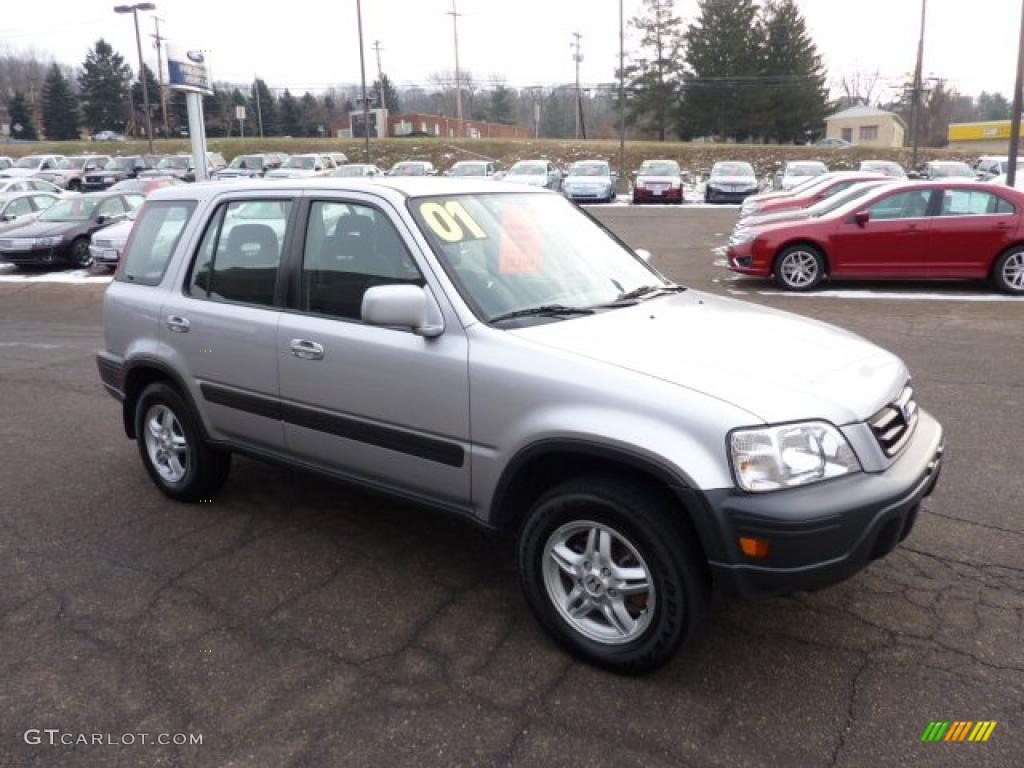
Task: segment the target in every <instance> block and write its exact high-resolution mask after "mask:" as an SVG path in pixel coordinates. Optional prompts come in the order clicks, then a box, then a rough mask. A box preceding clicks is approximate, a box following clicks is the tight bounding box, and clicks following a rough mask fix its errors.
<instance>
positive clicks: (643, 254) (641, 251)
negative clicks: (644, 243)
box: [633, 248, 651, 261]
mask: <svg viewBox="0 0 1024 768" xmlns="http://www.w3.org/2000/svg"><path fill="white" fill-rule="evenodd" d="M633 253H635V254H636V255H637V256H639V257H640V258H641V259H643V260H644V261H650V260H651V252H650V251H648V250H647V249H646V248H637V249H636V250H635V251H633Z"/></svg>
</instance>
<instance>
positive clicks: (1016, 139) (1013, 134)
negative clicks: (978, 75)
mask: <svg viewBox="0 0 1024 768" xmlns="http://www.w3.org/2000/svg"><path fill="white" fill-rule="evenodd" d="M1017 45H1018V48H1017V79H1016V80H1015V81H1014V86H1013V114H1011V115H1010V152H1009V155H1010V156H1009V157H1008V158H1006V159H1007V160H1009V161H1010V167H1009V168H1007V169H1006V183H1007V184H1008V185H1009V186H1011V187H1012V186H1014V185H1015V184H1016V183H1017V158H1018V157H1019V154H1020V112H1021V110H1022V109H1024V2H1022V3H1021V9H1020V42H1019V43H1018V44H1017Z"/></svg>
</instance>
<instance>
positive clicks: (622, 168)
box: [619, 0, 627, 191]
mask: <svg viewBox="0 0 1024 768" xmlns="http://www.w3.org/2000/svg"><path fill="white" fill-rule="evenodd" d="M625 179H626V25H625V17H624V15H623V11H622V0H619V180H620V183H622V184H623V186H622V189H623V190H624V191H626V190H627V187H626V186H624V184H625Z"/></svg>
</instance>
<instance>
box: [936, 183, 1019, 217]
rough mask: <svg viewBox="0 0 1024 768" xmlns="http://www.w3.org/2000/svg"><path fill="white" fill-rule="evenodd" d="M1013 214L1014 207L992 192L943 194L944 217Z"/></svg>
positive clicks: (972, 191) (962, 190)
mask: <svg viewBox="0 0 1024 768" xmlns="http://www.w3.org/2000/svg"><path fill="white" fill-rule="evenodd" d="M999 213H1013V206H1012V205H1011V204H1010V203H1009V202H1007V201H1006V200H1004V199H1003V198H1001V197H999V196H998V195H994V194H992V193H991V192H981V191H977V190H969V189H947V190H945V191H944V192H943V193H942V213H941V215H942V216H985V215H989V216H991V215H993V214H999Z"/></svg>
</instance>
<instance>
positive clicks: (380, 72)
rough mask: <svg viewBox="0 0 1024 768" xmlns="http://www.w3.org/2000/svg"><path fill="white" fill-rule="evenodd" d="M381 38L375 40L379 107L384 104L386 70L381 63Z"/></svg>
mask: <svg viewBox="0 0 1024 768" xmlns="http://www.w3.org/2000/svg"><path fill="white" fill-rule="evenodd" d="M380 49H381V46H380V40H374V41H373V50H374V52H375V53H376V54H377V98H378V99H379V100H380V103H379V104H377V106H378V107H383V106H384V70H383V68H382V67H381V65H380Z"/></svg>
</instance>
